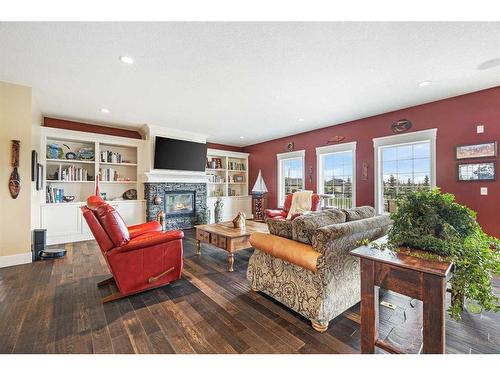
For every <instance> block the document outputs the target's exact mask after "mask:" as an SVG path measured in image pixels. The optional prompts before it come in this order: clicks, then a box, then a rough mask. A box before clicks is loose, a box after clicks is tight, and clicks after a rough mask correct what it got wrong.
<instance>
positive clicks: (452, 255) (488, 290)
mask: <svg viewBox="0 0 500 375" xmlns="http://www.w3.org/2000/svg"><path fill="white" fill-rule="evenodd" d="M391 219H392V220H394V225H393V227H392V228H391V230H390V231H389V234H388V241H387V244H386V245H385V247H388V248H390V249H392V250H393V251H398V250H399V249H401V248H409V249H420V250H426V251H427V253H426V254H427V255H426V256H427V257H429V258H431V259H432V258H435V259H436V260H447V261H450V262H453V264H454V266H455V267H454V271H453V273H452V276H451V278H450V283H451V285H452V303H451V306H450V308H449V309H448V312H449V314H450V315H451V317H452V318H453V319H456V320H459V319H460V317H461V314H462V311H463V309H464V300H468V301H475V302H476V303H477V304H478V305H479V306H480V307H481V308H483V309H485V310H490V311H500V298H499V297H498V296H495V294H494V293H493V290H492V285H491V277H492V274H500V241H499V240H498V239H497V238H493V237H490V236H488V235H487V234H485V233H484V232H483V231H482V229H481V227H480V226H479V224H478V223H477V221H476V213H475V212H474V211H472V210H471V209H469V208H467V207H465V206H463V205H461V204H459V203H457V202H455V197H454V195H452V194H444V193H441V191H440V190H439V189H437V188H436V189H432V190H429V189H419V190H416V191H414V192H411V193H408V194H406V195H405V196H399V197H398V198H397V210H396V212H393V213H391ZM410 254H411V252H410ZM414 254H415V256H418V255H417V253H414ZM420 256H421V255H420Z"/></svg>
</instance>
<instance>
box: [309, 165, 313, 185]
mask: <svg viewBox="0 0 500 375" xmlns="http://www.w3.org/2000/svg"><path fill="white" fill-rule="evenodd" d="M312 182H313V167H312V165H310V166H309V183H310V184H312Z"/></svg>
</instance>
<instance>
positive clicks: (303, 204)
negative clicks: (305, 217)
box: [286, 190, 313, 220]
mask: <svg viewBox="0 0 500 375" xmlns="http://www.w3.org/2000/svg"><path fill="white" fill-rule="evenodd" d="M312 194H313V192H312V190H304V191H297V192H295V193H293V196H292V204H291V205H290V210H289V211H288V215H287V217H286V219H287V220H290V219H291V218H292V216H293V215H295V214H301V213H303V212H305V211H310V210H311V202H312Z"/></svg>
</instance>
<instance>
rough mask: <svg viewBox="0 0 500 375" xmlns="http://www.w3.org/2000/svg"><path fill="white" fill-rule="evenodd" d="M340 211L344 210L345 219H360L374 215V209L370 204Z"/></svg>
mask: <svg viewBox="0 0 500 375" xmlns="http://www.w3.org/2000/svg"><path fill="white" fill-rule="evenodd" d="M342 211H344V213H345V216H346V220H345V221H356V220H361V219H368V218H370V217H374V216H375V209H374V208H373V207H371V206H360V207H356V208H351V209H349V210H342Z"/></svg>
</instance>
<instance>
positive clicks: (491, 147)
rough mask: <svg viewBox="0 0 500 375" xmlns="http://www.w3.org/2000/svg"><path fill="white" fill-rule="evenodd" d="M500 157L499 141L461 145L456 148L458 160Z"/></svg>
mask: <svg viewBox="0 0 500 375" xmlns="http://www.w3.org/2000/svg"><path fill="white" fill-rule="evenodd" d="M497 155H498V147H497V141H491V142H484V143H476V144H469V145H460V146H457V147H456V148H455V158H456V160H462V159H477V158H492V157H496V156H497Z"/></svg>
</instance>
